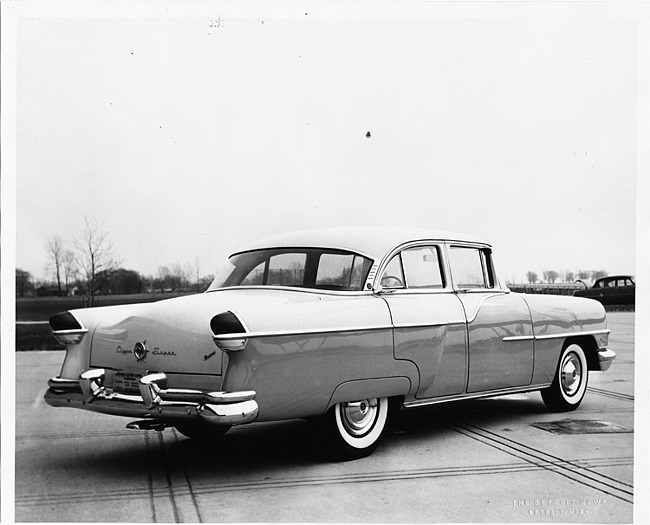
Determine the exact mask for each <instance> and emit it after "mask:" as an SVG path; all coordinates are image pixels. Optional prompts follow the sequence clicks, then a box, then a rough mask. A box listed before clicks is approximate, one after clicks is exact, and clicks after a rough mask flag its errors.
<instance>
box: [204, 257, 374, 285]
mask: <svg viewBox="0 0 650 525" xmlns="http://www.w3.org/2000/svg"><path fill="white" fill-rule="evenodd" d="M371 266H372V261H371V260H370V259H368V258H366V257H363V256H361V255H358V254H355V253H351V252H346V251H342V250H332V249H319V248H283V249H268V250H256V251H250V252H244V253H239V254H236V255H233V256H232V257H230V259H228V261H227V262H226V264H225V265H224V267H223V269H222V270H221V271H220V272H219V274H218V275H217V277H216V278H215V279H214V281H213V282H212V284H211V285H210V288H208V291H211V290H216V289H218V288H228V287H232V286H294V287H299V288H315V289H319V290H343V291H359V290H362V289H363V285H364V283H365V281H366V277H367V276H368V272H369V270H370V267H371Z"/></svg>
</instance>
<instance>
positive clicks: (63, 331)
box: [50, 312, 88, 345]
mask: <svg viewBox="0 0 650 525" xmlns="http://www.w3.org/2000/svg"><path fill="white" fill-rule="evenodd" d="M50 328H52V335H53V336H54V339H56V340H57V341H58V342H59V343H61V344H62V345H76V344H79V343H80V342H81V340H82V339H83V337H84V335H86V333H87V332H88V329H87V328H84V327H83V326H82V325H81V323H80V322H79V321H78V320H77V318H76V317H75V316H74V315H72V314H71V313H70V312H61V313H58V314H55V315H53V316H52V317H50Z"/></svg>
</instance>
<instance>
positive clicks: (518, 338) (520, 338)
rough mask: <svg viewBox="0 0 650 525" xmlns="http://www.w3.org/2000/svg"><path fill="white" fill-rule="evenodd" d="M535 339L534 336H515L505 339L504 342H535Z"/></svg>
mask: <svg viewBox="0 0 650 525" xmlns="http://www.w3.org/2000/svg"><path fill="white" fill-rule="evenodd" d="M534 339H535V336H534V335H513V336H508V337H504V338H503V340H504V341H533V340H534Z"/></svg>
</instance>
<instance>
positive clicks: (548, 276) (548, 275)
mask: <svg viewBox="0 0 650 525" xmlns="http://www.w3.org/2000/svg"><path fill="white" fill-rule="evenodd" d="M543 273H544V280H545V281H546V282H547V283H554V282H555V281H556V280H557V278H558V276H559V274H558V273H557V272H556V271H555V270H547V271H545V272H543Z"/></svg>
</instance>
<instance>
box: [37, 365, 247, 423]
mask: <svg viewBox="0 0 650 525" xmlns="http://www.w3.org/2000/svg"><path fill="white" fill-rule="evenodd" d="M104 376H105V371H104V369H102V368H95V369H91V370H87V371H86V372H83V373H82V374H81V375H80V376H79V379H78V380H75V379H62V378H60V377H53V378H52V379H50V380H49V381H48V386H49V388H48V390H47V392H46V393H45V402H46V403H47V404H48V405H50V406H54V407H62V406H63V407H72V408H81V409H84V410H91V411H94V412H102V413H104V414H113V415H119V416H128V417H143V418H157V419H167V420H173V421H188V420H197V419H200V420H202V421H204V422H206V423H210V424H213V425H241V424H243V423H250V422H251V421H253V420H255V418H257V415H258V406H257V402H256V401H255V400H254V398H255V392H253V391H246V392H206V391H203V390H193V389H181V388H167V376H166V375H165V374H161V373H158V374H149V375H146V376H144V377H142V378H141V379H140V380H139V382H138V389H139V390H140V395H133V394H121V393H117V392H113V391H112V390H110V389H108V388H106V387H105V386H104Z"/></svg>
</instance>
